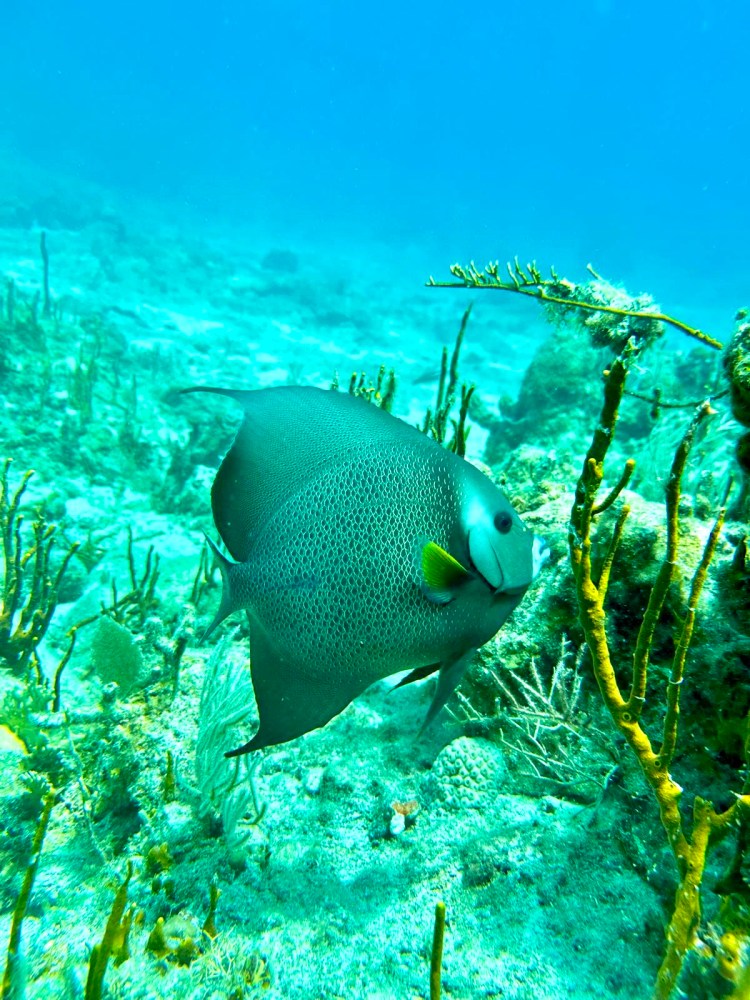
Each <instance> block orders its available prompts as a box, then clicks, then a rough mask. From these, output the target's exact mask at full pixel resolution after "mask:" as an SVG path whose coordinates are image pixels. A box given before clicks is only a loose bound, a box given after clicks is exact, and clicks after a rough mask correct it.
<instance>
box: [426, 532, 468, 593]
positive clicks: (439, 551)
mask: <svg viewBox="0 0 750 1000" xmlns="http://www.w3.org/2000/svg"><path fill="white" fill-rule="evenodd" d="M420 570H421V575H422V590H423V592H424V594H425V596H426V597H427V598H429V600H431V601H432V602H433V603H434V604H448V603H450V601H452V600H453V598H454V597H455V596H456V590H457V589H458V588H459V587H460V586H461V584H462V583H465V582H466V581H467V580H469V579H471V573H470V572H469V570H468V569H466V568H465V567H464V566H462V565H461V563H460V562H459V561H458V559H454V558H453V556H452V555H451V554H450V552H446V551H445V549H444V548H441V547H440V546H439V545H438V544H437V542H426V543H425V544H424V545H423V546H422V551H421V556H420Z"/></svg>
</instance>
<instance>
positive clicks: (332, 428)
mask: <svg viewBox="0 0 750 1000" xmlns="http://www.w3.org/2000/svg"><path fill="white" fill-rule="evenodd" d="M187 391H190V392H213V393H218V394H220V395H223V396H229V398H230V399H234V400H235V401H236V402H237V403H239V405H240V406H241V407H242V408H243V410H244V414H245V415H244V418H243V421H242V424H241V425H240V429H239V431H238V432H237V437H236V438H235V440H234V444H233V445H232V447H231V448H230V449H229V451H228V452H227V455H226V457H225V458H224V461H223V462H222V463H221V466H220V468H219V471H218V473H217V476H216V479H215V480H214V485H213V488H212V490H211V503H212V507H213V514H214V520H215V522H216V527H217V528H218V529H219V533H220V534H221V537H222V540H223V542H224V544H225V545H226V547H227V549H228V550H229V552H230V553H231V555H232V557H233V558H234V559H236V560H238V561H239V562H245V561H246V560H247V558H248V556H249V553H250V550H251V548H252V541H253V538H254V536H255V535H256V534H257V532H258V531H259V529H260V528H262V527H263V525H264V524H265V523H266V521H267V520H268V518H269V517H270V516H271V515H272V514H273V512H274V511H275V510H277V509H278V508H279V507H280V506H281V505H282V504H283V503H284V502H285V501H286V500H287V499H288V498H289V497H290V496H292V495H293V494H295V493H298V492H299V491H300V490H301V489H302V488H303V486H304V485H305V484H306V483H307V482H309V481H310V480H312V479H314V478H315V477H316V476H318V475H320V474H321V472H323V471H325V470H326V469H328V468H332V467H333V466H335V465H336V464H338V463H341V462H344V461H351V457H352V454H354V453H356V450H357V449H359V450H360V451H361V450H362V449H363V448H365V449H367V448H370V449H374V448H382V447H387V446H388V445H391V446H394V447H396V446H399V445H402V446H409V447H411V448H415V449H421V448H431V447H432V448H434V445H433V443H432V442H431V441H429V440H428V439H427V437H426V436H425V435H423V434H421V433H420V432H419V431H418V430H417V429H416V428H415V427H412V426H411V425H409V424H407V423H405V422H404V421H402V420H399V419H398V418H396V417H394V416H392V415H391V414H390V413H386V412H385V410H382V409H380V408H379V407H378V406H375V405H373V404H372V403H368V402H367V401H366V400H364V399H359V398H357V397H354V396H350V395H349V394H348V393H345V392H335V391H333V390H330V389H316V388H314V387H312V386H279V387H277V388H272V389H250V390H239V389H217V388H209V387H196V388H195V389H190V390H187Z"/></svg>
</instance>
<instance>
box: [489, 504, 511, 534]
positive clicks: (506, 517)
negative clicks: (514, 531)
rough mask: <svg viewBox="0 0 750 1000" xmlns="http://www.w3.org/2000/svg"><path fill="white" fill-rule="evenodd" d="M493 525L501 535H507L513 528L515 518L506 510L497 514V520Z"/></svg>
mask: <svg viewBox="0 0 750 1000" xmlns="http://www.w3.org/2000/svg"><path fill="white" fill-rule="evenodd" d="M492 523H493V524H494V525H495V528H496V529H497V530H498V531H499V532H500V534H501V535H507V534H508V532H509V531H510V529H511V528H512V527H513V518H512V517H511V516H510V514H509V513H508V512H507V511H506V510H502V511H500V513H499V514H495V519H494V521H493V522H492Z"/></svg>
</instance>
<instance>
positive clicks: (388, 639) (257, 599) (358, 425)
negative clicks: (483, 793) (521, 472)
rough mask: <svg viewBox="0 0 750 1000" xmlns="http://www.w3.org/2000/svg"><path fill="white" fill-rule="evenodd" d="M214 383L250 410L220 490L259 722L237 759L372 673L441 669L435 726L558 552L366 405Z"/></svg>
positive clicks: (466, 470)
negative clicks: (482, 650) (474, 659)
mask: <svg viewBox="0 0 750 1000" xmlns="http://www.w3.org/2000/svg"><path fill="white" fill-rule="evenodd" d="M189 391H204V392H216V393H220V394H222V395H224V396H229V397H230V398H231V399H234V400H235V401H236V402H237V403H239V404H240V406H242V408H243V410H244V414H245V415H244V419H243V421H242V424H241V426H240V429H239V431H238V433H237V437H236V439H235V441H234V444H233V445H232V447H231V448H230V450H229V452H228V453H227V455H226V457H225V458H224V461H223V462H222V463H221V466H220V468H219V471H218V473H217V475H216V479H215V481H214V484H213V488H212V491H211V501H212V507H213V515H214V521H215V522H216V527H217V528H218V530H219V533H220V535H221V538H222V541H223V542H224V545H225V546H226V549H227V550H228V552H229V553H230V555H231V557H232V558H231V559H229V558H227V557H226V556H225V555H223V554H222V553H221V552H220V551H219V550H218V549H217V548H216V547H215V546H214V551H215V552H216V555H217V558H218V560H219V564H220V567H221V572H222V577H223V581H224V591H223V596H222V600H221V606H220V608H219V611H218V613H217V615H216V618H215V619H214V621H213V623H212V625H211V627H210V628H209V632H210V631H211V630H212V629H213V628H215V627H216V625H218V624H219V622H221V621H223V620H224V618H226V617H227V616H228V615H230V614H232V612H234V611H238V610H240V609H244V610H246V611H247V615H248V619H249V624H250V668H251V672H252V679H253V687H254V689H255V697H256V700H257V704H258V713H259V716H260V727H259V729H258V732H257V733H256V734H255V736H254V737H253V738H252V739H251V740H250V741H249V742H248V743H246V744H245V745H244V746H242V747H239V748H238V749H236V750H232V751H231V752H230V753H229V754H228V756H234V755H237V754H242V753H247V752H248V751H250V750H255V749H258V748H260V747H266V746H271V745H273V744H277V743H284V742H286V741H287V740H292V739H294V738H295V737H297V736H301V735H302V734H303V733H307V732H310V730H313V729H317V728H318V727H320V726H323V725H325V724H326V723H327V722H328V721H329V720H330V719H332V718H333V717H334V716H335V715H338V713H339V712H341V711H342V710H343V709H344V708H346V706H347V705H348V704H349V702H350V701H351V700H352V699H353V698H355V697H356V696H357V695H359V694H360V693H361V692H362V691H364V690H365V688H367V687H368V686H369V685H370V684H372V683H373V682H374V681H377V680H380V679H381V678H384V677H388V676H389V675H390V674H394V673H398V672H399V671H402V670H411V674H410V675H409V676H408V677H407V678H406V679H405V680H404V681H402V683H407V682H408V681H411V680H418V679H420V678H422V677H426V676H428V675H429V674H431V673H433V672H434V671H437V670H439V671H440V674H439V679H438V685H437V690H436V693H435V697H434V700H433V702H432V705H431V707H430V710H429V712H428V715H427V720H426V721H428V722H429V721H430V720H431V719H432V718H433V717H434V716H435V715H436V713H437V712H438V711H439V709H440V708H441V707H442V706H443V705H444V704H445V702H446V700H447V699H448V697H449V695H450V694H451V692H452V691H453V689H454V688H455V686H456V685H457V684H458V682H459V680H460V679H461V675H462V674H463V671H464V669H465V667H466V664H467V662H468V661H469V660H470V658H471V656H472V654H473V653H474V651H475V650H476V649H478V648H479V647H480V646H481V645H483V643H485V642H487V640H488V639H490V638H491V637H492V636H493V635H494V634H495V633H496V632H497V631H498V629H499V628H500V627H501V625H502V624H503V622H505V621H506V619H507V618H508V616H509V615H510V613H511V612H512V611H513V609H514V608H515V607H516V605H517V604H518V603H519V601H520V600H521V598H522V597H523V594H524V592H525V591H526V589H527V587H528V586H529V584H530V583H531V581H532V579H533V578H534V576H535V574H536V572H537V571H538V569H539V567H540V566H541V564H542V563H543V561H544V559H545V558H546V555H547V553H548V550H547V547H546V545H545V544H544V542H542V541H541V539H539V538H537V537H536V536H535V535H534V534H533V533H532V532H531V531H530V530H529V528H527V527H526V526H525V525H524V524H523V522H522V521H521V519H520V517H519V516H518V514H517V513H516V512H515V510H514V509H513V507H512V506H511V504H510V502H509V501H508V499H507V498H506V496H505V494H504V493H503V492H502V491H501V490H500V489H498V487H497V486H495V485H494V484H493V483H492V482H491V481H490V480H489V479H488V478H487V477H486V476H484V475H482V473H481V472H479V470H478V469H476V468H474V466H472V465H470V464H469V463H468V462H466V461H464V459H462V458H459V457H458V456H457V455H454V454H452V453H451V452H449V451H447V450H446V449H445V448H442V447H440V445H438V444H436V443H435V442H434V441H432V440H430V439H429V438H428V437H427V436H426V435H425V434H422V433H421V432H420V431H419V430H417V429H416V428H414V427H411V426H410V425H409V424H406V423H404V422H403V421H402V420H399V419H397V418H396V417H393V416H391V415H390V414H389V413H386V412H385V411H383V410H381V409H379V408H378V407H377V406H374V405H373V404H371V403H368V402H366V401H365V400H363V399H359V398H355V397H353V396H350V395H347V394H346V393H342V392H335V391H332V390H325V389H315V388H311V387H300V386H285V387H281V388H275V389H256V390H249V391H239V390H232V389H215V388H200V389H196V390H189Z"/></svg>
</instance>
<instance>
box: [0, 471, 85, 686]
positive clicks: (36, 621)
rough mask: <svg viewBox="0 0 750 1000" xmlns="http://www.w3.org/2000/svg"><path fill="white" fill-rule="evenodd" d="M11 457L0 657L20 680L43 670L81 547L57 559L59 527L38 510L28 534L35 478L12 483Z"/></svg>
mask: <svg viewBox="0 0 750 1000" xmlns="http://www.w3.org/2000/svg"><path fill="white" fill-rule="evenodd" d="M10 468H11V459H9V458H6V460H5V462H4V464H3V468H2V473H0V544H1V545H2V554H3V577H2V590H1V592H0V658H2V659H4V660H5V662H6V664H7V665H8V666H9V667H10V669H11V670H12V671H13V673H14V674H16V675H17V676H24V675H25V673H26V671H27V668H28V667H29V666H32V667H34V668H35V669H36V670H37V673H38V672H39V660H38V656H37V648H38V646H39V644H40V642H41V641H42V639H43V638H44V636H45V633H46V632H47V629H48V628H49V624H50V621H51V620H52V615H53V614H54V611H55V608H56V607H57V599H58V591H59V588H60V583H61V581H62V579H63V577H64V575H65V571H66V570H67V568H68V565H69V563H70V560H71V559H72V558H73V555H74V554H75V552H76V549H77V547H78V546H77V545H76V544H73V545H71V546H70V547H69V548H68V550H67V551H66V552H65V553H64V554H63V556H62V558H61V559H59V560H56V559H55V558H54V557H55V556H56V555H57V554H56V553H55V547H56V543H57V537H56V533H57V529H56V527H55V525H54V524H50V523H49V522H48V521H47V519H46V517H45V515H44V513H43V511H38V512H37V513H36V515H35V517H34V520H33V521H32V523H31V530H30V532H27V531H25V530H24V516H23V514H22V513H21V511H20V507H21V501H22V499H23V496H24V493H25V492H26V487H27V486H28V484H29V480H30V479H31V477H32V475H33V474H34V473H33V472H32V471H29V472H26V473H25V474H24V476H23V477H22V478H21V482H20V483H19V485H18V486H17V487H16V488H15V489H13V488H12V487H11V485H10ZM56 561H57V565H55V562H56Z"/></svg>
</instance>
